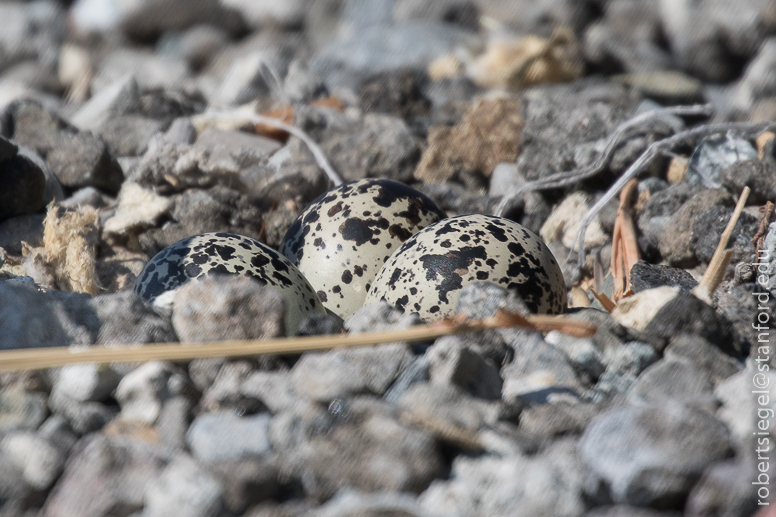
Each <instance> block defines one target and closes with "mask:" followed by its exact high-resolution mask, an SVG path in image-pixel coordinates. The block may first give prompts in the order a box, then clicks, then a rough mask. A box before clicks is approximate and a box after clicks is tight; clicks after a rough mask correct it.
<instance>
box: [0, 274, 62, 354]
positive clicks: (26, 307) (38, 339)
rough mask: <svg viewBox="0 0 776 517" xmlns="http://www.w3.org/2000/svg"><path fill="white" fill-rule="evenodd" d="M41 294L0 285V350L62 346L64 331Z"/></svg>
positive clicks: (4, 283)
mask: <svg viewBox="0 0 776 517" xmlns="http://www.w3.org/2000/svg"><path fill="white" fill-rule="evenodd" d="M47 301H48V298H47V297H46V295H44V294H42V293H38V292H35V291H32V290H30V289H28V288H26V287H23V286H21V285H11V284H9V283H7V282H3V283H0V327H2V328H3V332H2V333H0V350H9V349H12V348H36V347H42V346H65V345H67V344H68V343H69V341H70V339H69V338H68V335H67V333H66V332H65V329H63V328H62V324H61V323H60V321H59V319H58V318H57V317H56V315H55V314H53V313H52V312H53V311H52V308H51V306H49V304H48V303H47Z"/></svg>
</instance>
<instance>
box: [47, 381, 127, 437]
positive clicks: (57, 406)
mask: <svg viewBox="0 0 776 517" xmlns="http://www.w3.org/2000/svg"><path fill="white" fill-rule="evenodd" d="M48 405H49V408H50V409H51V412H52V413H54V414H55V415H59V416H61V417H62V418H64V419H65V420H66V421H67V423H68V425H69V426H70V427H71V428H72V429H73V431H75V432H76V434H79V435H83V434H87V433H91V432H93V431H98V430H100V429H102V428H103V427H104V426H105V424H107V423H108V422H110V421H111V420H113V419H114V418H115V417H116V414H117V413H118V411H117V409H116V408H115V407H113V406H106V405H105V404H101V403H99V402H82V401H79V400H76V399H74V398H71V397H70V396H68V395H65V394H64V393H62V392H60V391H52V392H51V395H50V396H49V399H48Z"/></svg>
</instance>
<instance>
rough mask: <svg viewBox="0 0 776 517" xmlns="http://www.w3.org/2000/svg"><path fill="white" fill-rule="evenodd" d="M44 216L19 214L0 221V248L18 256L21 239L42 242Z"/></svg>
mask: <svg viewBox="0 0 776 517" xmlns="http://www.w3.org/2000/svg"><path fill="white" fill-rule="evenodd" d="M0 167H2V165H0ZM45 217H46V216H45V215H44V214H30V215H20V216H17V217H12V218H11V219H8V220H5V221H3V222H0V248H3V249H5V250H6V251H7V252H9V253H12V254H14V255H17V256H18V255H21V254H22V241H24V242H26V243H28V244H30V245H32V246H37V245H39V244H42V243H43V219H44V218H45Z"/></svg>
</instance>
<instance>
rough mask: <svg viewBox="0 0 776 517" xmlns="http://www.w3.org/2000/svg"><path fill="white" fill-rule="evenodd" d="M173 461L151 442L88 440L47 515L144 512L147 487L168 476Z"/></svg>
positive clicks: (73, 458)
mask: <svg viewBox="0 0 776 517" xmlns="http://www.w3.org/2000/svg"><path fill="white" fill-rule="evenodd" d="M169 460H170V458H169V457H168V456H166V455H165V453H164V452H163V451H162V450H160V449H159V448H158V447H155V446H153V445H151V444H149V443H147V442H143V441H135V440H130V439H126V438H108V437H106V436H104V435H101V434H93V435H90V436H87V437H85V438H84V439H83V440H81V441H80V442H79V443H78V444H77V445H76V447H75V449H74V451H73V454H72V455H71V457H70V460H69V461H68V463H67V465H66V466H65V471H64V473H63V474H62V476H61V477H60V478H59V481H57V484H56V485H55V486H54V488H53V489H52V491H51V493H50V495H49V497H48V499H47V500H46V503H45V505H44V507H43V510H42V514H43V515H46V516H49V517H66V516H71V515H80V516H83V517H101V516H104V515H107V514H110V513H111V512H116V511H120V512H121V513H122V514H124V515H129V514H131V513H132V512H135V511H139V510H141V509H142V508H143V506H144V504H145V497H144V496H145V492H146V486H147V485H148V484H149V480H152V479H156V478H157V477H158V476H159V475H160V474H161V473H162V472H163V470H164V467H165V465H166V464H167V463H168V461H169Z"/></svg>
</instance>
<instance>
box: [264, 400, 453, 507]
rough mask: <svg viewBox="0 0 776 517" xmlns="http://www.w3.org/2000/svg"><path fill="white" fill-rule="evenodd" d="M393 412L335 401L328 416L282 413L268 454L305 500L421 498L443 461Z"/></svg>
mask: <svg viewBox="0 0 776 517" xmlns="http://www.w3.org/2000/svg"><path fill="white" fill-rule="evenodd" d="M392 408H393V406H392V405H390V404H387V403H384V402H377V401H373V400H368V399H351V400H349V401H345V400H342V399H338V400H336V401H334V403H332V404H331V405H330V406H329V409H328V411H327V410H324V409H321V408H320V407H318V406H306V407H301V408H299V409H298V410H295V411H289V412H283V413H281V414H279V415H277V416H275V418H274V419H273V422H272V431H271V435H272V444H273V448H274V449H275V450H276V451H278V453H279V455H280V460H281V461H282V464H283V465H285V466H286V468H288V469H289V470H290V472H291V473H292V474H293V475H294V477H295V478H296V479H298V480H300V481H301V483H302V486H303V488H304V490H305V493H306V494H307V495H308V496H309V497H314V498H323V499H325V498H328V497H330V496H332V495H333V494H334V493H335V492H336V491H337V490H339V489H341V488H343V487H346V486H349V487H352V488H355V489H359V490H364V491H369V492H376V491H403V492H415V493H417V492H420V491H422V490H424V489H425V488H426V487H427V486H428V484H429V483H430V482H431V481H432V480H433V479H434V478H436V477H438V476H439V475H440V473H441V472H442V468H443V462H442V457H441V456H440V453H439V451H438V449H437V447H436V444H435V441H434V439H433V438H432V437H431V436H429V435H428V434H427V433H425V432H423V431H420V430H417V429H415V428H411V427H407V426H405V425H404V424H402V423H400V422H399V421H398V420H397V418H396V416H395V413H394V412H393V409H392ZM376 464H379V465H380V468H373V466H374V465H376Z"/></svg>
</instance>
